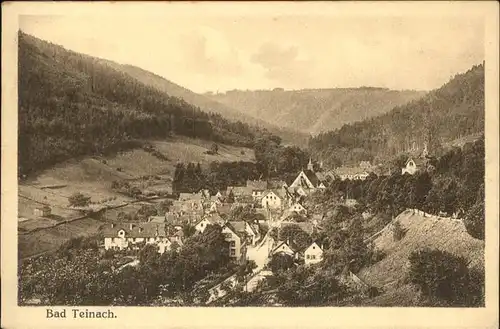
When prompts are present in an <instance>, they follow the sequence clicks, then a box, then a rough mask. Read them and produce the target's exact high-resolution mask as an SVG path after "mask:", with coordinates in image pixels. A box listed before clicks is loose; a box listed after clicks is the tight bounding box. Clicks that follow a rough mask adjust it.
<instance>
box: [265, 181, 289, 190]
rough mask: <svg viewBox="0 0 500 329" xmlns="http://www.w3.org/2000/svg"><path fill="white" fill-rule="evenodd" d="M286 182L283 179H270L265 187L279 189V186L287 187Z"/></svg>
mask: <svg viewBox="0 0 500 329" xmlns="http://www.w3.org/2000/svg"><path fill="white" fill-rule="evenodd" d="M287 187H288V184H287V183H286V182H285V181H284V180H276V179H273V180H270V181H268V182H267V188H268V189H281V188H287Z"/></svg>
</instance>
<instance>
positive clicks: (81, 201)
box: [68, 192, 90, 207]
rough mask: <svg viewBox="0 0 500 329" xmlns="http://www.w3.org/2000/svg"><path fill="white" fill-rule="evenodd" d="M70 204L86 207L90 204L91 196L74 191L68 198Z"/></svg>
mask: <svg viewBox="0 0 500 329" xmlns="http://www.w3.org/2000/svg"><path fill="white" fill-rule="evenodd" d="M68 201H69V205H70V206H73V207H86V206H88V205H89V204H90V197H89V196H86V195H83V194H82V193H80V192H77V193H74V194H73V195H71V196H70V197H69V198H68Z"/></svg>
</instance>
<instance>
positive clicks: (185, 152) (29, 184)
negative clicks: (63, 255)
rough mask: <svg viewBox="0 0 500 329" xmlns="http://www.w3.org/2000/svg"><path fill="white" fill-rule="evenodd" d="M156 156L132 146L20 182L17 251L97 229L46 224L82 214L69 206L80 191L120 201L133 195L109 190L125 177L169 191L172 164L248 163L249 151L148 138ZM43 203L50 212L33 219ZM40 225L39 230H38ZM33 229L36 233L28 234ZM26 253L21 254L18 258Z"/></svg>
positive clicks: (29, 251)
mask: <svg viewBox="0 0 500 329" xmlns="http://www.w3.org/2000/svg"><path fill="white" fill-rule="evenodd" d="M149 144H151V145H152V146H153V147H154V149H155V150H156V151H158V152H159V153H161V154H162V157H160V158H159V157H157V156H155V155H153V154H151V153H149V152H147V151H145V150H142V149H135V150H130V151H126V152H120V153H118V154H115V155H111V156H106V157H84V158H80V159H72V160H69V161H66V162H64V163H61V164H58V165H56V166H54V167H52V168H50V169H48V170H45V171H43V172H41V173H40V174H38V176H36V177H30V178H29V179H27V180H25V181H23V182H21V183H20V184H19V191H18V196H19V201H18V228H19V232H22V233H24V234H21V235H20V237H19V252H20V255H28V256H29V255H33V254H36V253H40V252H44V251H47V250H52V249H54V248H55V246H58V245H60V244H61V243H63V242H64V241H65V240H67V239H69V238H71V237H74V236H78V235H86V234H92V233H95V232H97V230H98V228H99V226H100V225H102V222H100V221H97V220H90V219H85V220H78V221H75V222H72V223H68V224H62V225H60V226H57V227H53V228H50V227H51V226H53V225H54V224H57V223H58V222H60V221H63V220H67V219H73V218H77V217H80V216H81V215H82V214H81V213H80V212H78V211H75V210H72V209H70V208H69V202H68V197H70V196H71V195H72V194H74V193H76V192H81V193H83V194H86V195H88V196H90V197H91V201H92V202H94V203H105V204H107V205H110V206H113V205H120V204H124V203H129V202H130V201H132V200H133V199H132V198H130V197H127V196H125V195H123V194H120V193H117V192H116V191H114V190H113V189H112V188H111V184H112V182H113V181H115V180H127V181H128V182H129V184H131V185H132V186H137V187H138V188H139V189H141V190H142V191H143V192H150V193H158V192H167V193H168V192H171V188H172V176H173V173H174V169H175V165H176V164H177V162H200V164H202V165H205V166H206V165H208V164H209V163H210V162H212V161H253V160H254V153H253V150H251V149H248V148H242V147H234V146H227V145H219V151H218V153H219V154H217V155H207V154H205V152H206V151H208V150H209V149H210V147H211V145H212V143H211V142H208V141H202V140H196V139H191V138H185V137H176V138H172V139H169V140H162V141H158V140H156V141H149ZM43 205H48V206H50V207H51V213H52V214H51V215H50V216H47V217H43V218H41V217H38V216H36V215H35V214H34V210H35V208H36V207H40V206H43ZM139 208H140V205H135V204H134V205H130V206H126V207H122V208H118V209H114V210H110V211H108V212H109V214H108V213H107V214H105V216H103V217H104V218H107V219H113V218H115V217H116V216H117V214H118V213H119V212H122V211H123V212H135V211H137V209H139ZM40 228H44V229H43V230H41V231H39V230H38V229H40ZM32 230H38V231H36V232H31V233H28V232H29V231H32ZM23 257H25V256H23Z"/></svg>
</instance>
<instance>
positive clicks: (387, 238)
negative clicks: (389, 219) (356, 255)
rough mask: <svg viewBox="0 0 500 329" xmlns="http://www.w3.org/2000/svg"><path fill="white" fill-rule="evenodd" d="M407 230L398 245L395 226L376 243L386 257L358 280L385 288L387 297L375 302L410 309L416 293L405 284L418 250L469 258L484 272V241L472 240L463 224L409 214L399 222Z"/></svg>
mask: <svg viewBox="0 0 500 329" xmlns="http://www.w3.org/2000/svg"><path fill="white" fill-rule="evenodd" d="M395 221H398V222H399V223H400V224H401V226H402V228H403V229H405V230H406V234H405V236H404V237H403V239H401V240H399V241H394V238H393V234H392V230H391V226H392V223H391V224H388V226H387V227H386V229H385V231H384V232H383V233H382V234H381V235H380V236H378V237H377V238H376V239H375V240H374V241H373V244H374V246H375V247H376V248H377V249H379V250H382V251H384V252H385V253H386V257H385V258H384V259H382V260H381V261H380V262H378V263H376V264H374V265H372V266H370V267H368V268H365V269H363V270H361V272H360V273H359V274H358V276H359V277H360V278H361V279H362V280H363V281H365V282H366V283H368V284H370V285H372V286H375V287H378V288H382V289H383V290H384V294H383V295H382V296H380V297H378V298H376V299H375V300H373V301H372V303H373V304H374V305H378V306H383V304H387V305H391V302H392V305H396V304H394V301H395V300H399V304H397V305H401V306H403V305H409V304H411V302H412V299H413V298H414V297H415V291H414V290H413V289H412V287H411V286H409V285H407V284H406V283H405V280H404V279H405V277H406V275H407V273H408V257H409V255H410V254H411V253H412V252H413V251H416V250H419V249H421V248H425V247H429V248H431V249H438V250H442V251H447V252H449V253H452V254H453V255H455V256H462V257H465V258H466V259H467V260H468V261H469V267H472V268H477V269H480V270H482V271H484V241H482V240H478V239H474V238H473V237H471V236H470V235H469V234H468V233H467V231H466V229H465V226H464V224H463V222H462V221H460V220H454V219H451V218H438V217H429V216H424V215H423V214H422V213H413V212H412V211H411V210H406V211H404V212H403V213H401V214H400V215H399V216H398V217H396V218H395Z"/></svg>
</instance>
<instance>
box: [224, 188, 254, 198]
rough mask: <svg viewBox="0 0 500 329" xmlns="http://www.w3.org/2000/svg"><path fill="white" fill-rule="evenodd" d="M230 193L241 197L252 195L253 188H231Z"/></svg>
mask: <svg viewBox="0 0 500 329" xmlns="http://www.w3.org/2000/svg"><path fill="white" fill-rule="evenodd" d="M227 190H228V192H229V191H231V192H232V193H233V195H234V196H235V197H236V196H241V195H250V196H251V195H252V188H251V187H246V186H229V187H228V188H227Z"/></svg>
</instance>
